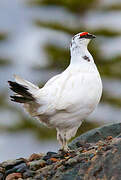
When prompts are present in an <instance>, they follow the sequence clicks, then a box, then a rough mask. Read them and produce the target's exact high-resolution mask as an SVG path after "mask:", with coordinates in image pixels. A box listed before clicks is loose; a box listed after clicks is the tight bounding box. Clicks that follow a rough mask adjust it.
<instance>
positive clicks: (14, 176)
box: [6, 173, 22, 180]
mask: <svg viewBox="0 0 121 180" xmlns="http://www.w3.org/2000/svg"><path fill="white" fill-rule="evenodd" d="M18 178H22V175H21V173H12V174H9V175H8V176H7V177H6V180H14V179H18Z"/></svg>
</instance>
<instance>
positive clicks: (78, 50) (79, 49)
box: [70, 45, 93, 64]
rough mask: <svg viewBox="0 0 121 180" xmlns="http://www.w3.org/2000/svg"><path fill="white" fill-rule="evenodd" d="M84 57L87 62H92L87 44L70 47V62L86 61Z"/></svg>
mask: <svg viewBox="0 0 121 180" xmlns="http://www.w3.org/2000/svg"><path fill="white" fill-rule="evenodd" d="M84 57H85V59H84ZM86 57H87V62H93V58H92V56H91V54H90V53H89V51H88V49H87V46H84V45H80V46H75V47H72V48H71V62H70V63H71V64H75V63H76V64H77V63H81V62H86Z"/></svg>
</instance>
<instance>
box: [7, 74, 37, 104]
mask: <svg viewBox="0 0 121 180" xmlns="http://www.w3.org/2000/svg"><path fill="white" fill-rule="evenodd" d="M8 83H9V86H10V89H11V90H12V91H13V92H15V95H14V96H10V97H11V101H14V102H18V103H24V104H26V103H31V102H35V98H34V93H35V92H36V91H37V90H38V89H39V88H38V87H37V86H35V85H34V84H32V83H30V82H28V81H26V80H24V79H22V78H20V77H19V76H15V82H13V81H8Z"/></svg>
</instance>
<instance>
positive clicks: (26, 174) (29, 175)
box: [23, 170, 36, 178]
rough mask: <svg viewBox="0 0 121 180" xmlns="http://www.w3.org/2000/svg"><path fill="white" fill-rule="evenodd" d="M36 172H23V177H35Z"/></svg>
mask: <svg viewBox="0 0 121 180" xmlns="http://www.w3.org/2000/svg"><path fill="white" fill-rule="evenodd" d="M35 174H36V172H35V171H31V170H27V171H26V172H24V173H23V178H28V177H33V176H34V175H35Z"/></svg>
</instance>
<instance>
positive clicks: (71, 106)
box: [9, 32, 102, 150]
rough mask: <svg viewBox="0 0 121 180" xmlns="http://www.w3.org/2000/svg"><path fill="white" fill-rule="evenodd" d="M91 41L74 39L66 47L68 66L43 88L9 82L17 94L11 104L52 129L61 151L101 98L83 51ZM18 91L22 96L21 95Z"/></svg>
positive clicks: (82, 36)
mask: <svg viewBox="0 0 121 180" xmlns="http://www.w3.org/2000/svg"><path fill="white" fill-rule="evenodd" d="M94 37H95V36H94V35H91V34H89V33H87V32H82V33H79V34H77V35H75V36H74V37H73V38H72V43H71V45H70V50H71V62H70V65H69V66H68V67H67V69H66V70H65V71H64V72H62V73H61V74H59V75H56V76H55V77H53V78H51V79H50V80H49V81H48V82H47V83H46V84H45V85H44V87H43V88H41V89H39V88H38V87H37V86H35V85H33V84H32V83H30V82H28V81H25V80H24V79H22V78H20V77H18V76H15V80H16V84H15V83H14V82H11V81H9V83H10V86H11V89H12V90H13V91H14V92H16V93H17V94H16V95H15V96H12V100H13V101H16V102H20V103H24V107H25V109H26V110H27V111H28V112H29V113H30V115H31V116H33V117H37V118H39V120H40V121H41V122H42V123H44V124H46V125H47V126H49V127H54V128H56V130H57V139H58V140H59V142H60V144H61V146H62V148H63V149H64V150H67V148H68V147H67V141H68V140H69V139H70V138H71V137H73V136H75V134H76V131H77V129H78V128H79V126H80V125H81V123H82V120H83V119H85V118H86V117H87V116H88V115H89V114H90V113H91V112H92V111H93V110H94V109H95V107H96V106H97V104H98V103H99V101H100V98H101V94H102V82H101V79H100V75H99V73H98V70H97V68H96V65H95V63H94V61H93V58H92V56H91V54H90V53H89V51H88V50H87V45H88V43H89V41H90V39H92V38H94ZM12 83H14V84H12ZM19 86H21V87H19ZM22 88H23V91H24V92H21V91H22ZM27 93H28V94H27ZM21 98H22V99H21Z"/></svg>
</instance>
